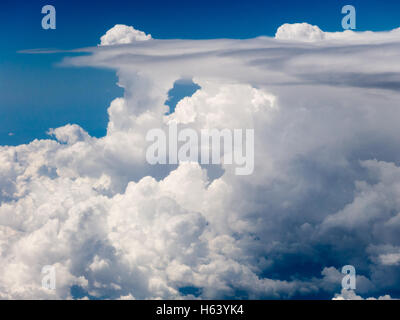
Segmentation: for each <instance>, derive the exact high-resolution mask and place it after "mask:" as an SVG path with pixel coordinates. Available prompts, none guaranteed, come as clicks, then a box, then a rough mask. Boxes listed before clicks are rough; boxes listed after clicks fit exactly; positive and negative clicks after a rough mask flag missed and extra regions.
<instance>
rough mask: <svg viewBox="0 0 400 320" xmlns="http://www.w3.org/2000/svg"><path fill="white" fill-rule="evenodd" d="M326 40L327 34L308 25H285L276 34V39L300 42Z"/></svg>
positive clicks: (316, 27)
mask: <svg viewBox="0 0 400 320" xmlns="http://www.w3.org/2000/svg"><path fill="white" fill-rule="evenodd" d="M324 38H325V33H324V32H323V31H322V30H321V29H320V28H318V26H312V25H310V24H308V23H293V24H290V23H285V24H284V25H282V26H280V27H279V28H278V30H277V31H276V34H275V39H281V40H299V41H318V40H323V39H324Z"/></svg>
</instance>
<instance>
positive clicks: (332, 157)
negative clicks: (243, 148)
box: [0, 26, 400, 299]
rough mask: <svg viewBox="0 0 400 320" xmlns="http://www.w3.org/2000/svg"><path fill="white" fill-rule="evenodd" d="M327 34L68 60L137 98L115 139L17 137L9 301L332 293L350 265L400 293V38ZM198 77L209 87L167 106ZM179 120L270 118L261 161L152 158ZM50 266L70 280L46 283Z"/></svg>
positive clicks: (4, 247)
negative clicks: (159, 135)
mask: <svg viewBox="0 0 400 320" xmlns="http://www.w3.org/2000/svg"><path fill="white" fill-rule="evenodd" d="M287 28H288V27H285V28H283V29H281V31H280V32H279V33H281V32H283V31H282V30H288V29H287ZM295 28H297V27H295ZM301 28H305V29H304V30H309V28H308V27H304V26H303V27H301ZM304 30H303V31H304ZM312 30H314V31H315V30H317V31H315V32H316V33H318V34H319V31H318V30H319V29H312ZM303 31H302V32H303ZM285 32H286V31H285ZM302 32H300V33H299V34H300V38H301V39H303V38H304V34H303V33H302ZM321 32H322V31H321ZM305 33H307V32H305ZM296 34H297V33H296ZM324 34H325V35H324V37H323V39H322V40H321V41H314V42H307V41H282V38H280V39H272V38H266V37H260V38H256V39H248V40H228V39H221V40H201V41H194V40H156V39H153V40H152V41H147V42H146V41H137V42H135V43H134V44H131V45H129V44H127V45H126V46H107V47H103V46H99V47H96V48H92V49H90V51H91V52H92V55H85V56H80V57H78V56H76V57H73V58H68V59H66V60H65V61H64V65H74V66H92V67H107V68H112V69H114V70H116V72H117V74H118V77H119V81H118V85H120V86H121V87H123V88H124V90H125V92H124V96H123V97H119V98H117V99H115V100H114V101H112V102H111V104H110V107H109V108H108V116H109V123H108V126H107V134H106V135H105V136H104V137H102V138H94V137H91V136H90V135H89V134H88V133H87V132H86V131H85V130H84V128H80V127H79V126H77V125H66V126H63V127H61V128H56V129H51V130H50V131H49V134H51V137H53V139H51V140H50V139H49V140H35V141H32V142H31V143H30V144H27V145H20V146H16V147H8V146H3V147H0V160H1V161H0V190H1V194H0V201H1V204H0V297H1V298H33V297H35V298H71V297H78V296H79V297H80V296H82V297H85V296H86V297H98V298H115V299H117V298H119V299H134V298H136V299H145V298H172V299H174V298H194V297H200V298H211V299H212V298H299V297H302V298H304V297H319V298H321V297H322V298H329V299H330V298H332V297H335V294H337V293H338V292H340V290H341V279H342V276H343V274H342V273H341V272H339V271H338V270H340V268H341V267H342V266H343V265H348V264H351V265H353V266H354V267H355V268H356V272H357V289H356V291H355V292H354V297H371V296H375V297H379V296H385V295H390V296H391V297H397V296H398V295H399V291H398V287H399V285H400V272H399V270H398V261H399V259H398V254H399V252H400V250H399V248H400V238H399V236H398V227H399V223H400V219H399V212H400V202H399V200H398V199H400V194H399V192H400V191H399V190H400V187H399V186H400V151H399V150H400V142H399V139H398V137H399V136H400V127H399V126H398V119H399V117H400V110H399V108H398V105H399V102H400V95H399V91H398V88H399V87H400V77H399V72H400V69H399V65H398V63H397V62H398V61H399V58H400V50H399V49H400V38H399V34H398V31H397V30H394V31H389V32H384V33H371V32H370V33H362V34H358V33H355V32H354V37H353V36H351V37H353V38H352V39H351V40H349V39H350V38H349V36H348V34H349V33H347V32H344V33H340V34H339V33H338V34H335V37H336V38H335V39H333V38H332V37H330V36H329V35H327V34H326V33H324ZM352 34H353V33H352ZM313 37H314V36H311V38H313ZM117 38H118V37H113V38H112V39H114V40H107V43H108V44H112V43H116V41H119V40H115V39H117ZM306 38H307V39H309V38H310V36H309V35H307V36H306ZM356 38H358V39H359V41H354V39H356ZM118 39H119V38H118ZM291 40H294V39H291ZM104 41H106V40H104ZM102 43H103V40H102ZM182 78H185V79H193V81H194V82H195V83H196V84H198V85H199V86H200V89H199V90H197V91H196V92H195V93H194V94H193V95H192V96H191V97H186V98H184V99H183V100H181V101H180V102H179V103H178V105H177V107H176V109H175V112H174V113H172V114H166V113H167V111H168V108H167V107H166V106H165V101H166V100H167V95H168V94H167V93H168V91H169V90H170V89H171V88H172V87H173V84H174V82H175V81H177V80H179V79H182ZM171 121H174V122H176V123H177V124H178V126H179V127H180V128H192V129H194V130H196V131H198V130H201V129H203V128H217V129H222V128H227V129H236V128H243V129H254V134H255V159H254V160H255V161H254V164H255V167H254V173H253V174H252V175H249V176H236V175H235V172H234V168H233V166H232V165H221V166H219V167H218V168H215V167H211V166H204V165H199V164H198V163H196V162H183V163H180V164H179V165H150V164H148V163H147V162H146V158H145V153H146V149H147V147H148V142H147V141H146V139H145V137H146V134H147V132H148V131H149V130H150V129H153V128H159V129H162V130H167V126H168V123H170V122H171ZM216 169H218V170H219V171H218V172H219V174H215V172H214V171H215V170H216ZM213 170H214V171H213ZM45 265H52V266H54V267H55V269H56V274H57V288H56V290H55V291H51V290H48V289H43V288H42V287H41V280H42V277H43V275H42V274H41V270H42V267H43V266H45ZM77 291H79V292H81V294H79V295H78V294H77V293H76V292H77ZM345 295H347V296H348V295H351V293H348V292H347V293H343V292H342V293H341V294H340V296H339V295H337V296H336V298H340V297H342V298H346V297H347V296H346V297H345ZM354 297H353V298H354Z"/></svg>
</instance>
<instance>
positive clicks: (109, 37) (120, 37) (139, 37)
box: [100, 24, 151, 46]
mask: <svg viewBox="0 0 400 320" xmlns="http://www.w3.org/2000/svg"><path fill="white" fill-rule="evenodd" d="M150 39H151V35H150V34H145V33H144V32H143V31H140V30H136V29H135V28H133V27H131V26H126V25H124V24H116V25H115V26H114V27H112V28H111V29H110V30H108V31H107V32H106V34H105V35H103V36H102V37H101V39H100V45H101V46H112V45H116V44H128V43H134V42H135V41H146V40H150Z"/></svg>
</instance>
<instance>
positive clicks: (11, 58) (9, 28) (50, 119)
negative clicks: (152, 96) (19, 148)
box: [0, 0, 400, 145]
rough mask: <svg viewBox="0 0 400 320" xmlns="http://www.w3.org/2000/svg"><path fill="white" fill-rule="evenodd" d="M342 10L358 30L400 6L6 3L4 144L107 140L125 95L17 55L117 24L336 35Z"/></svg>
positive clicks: (107, 74)
mask: <svg viewBox="0 0 400 320" xmlns="http://www.w3.org/2000/svg"><path fill="white" fill-rule="evenodd" d="M45 4H52V5H54V6H55V8H56V10H57V29H56V30H43V29H42V28H41V19H42V16H43V15H42V14H41V8H42V6H43V5H45ZM345 4H352V5H354V6H355V7H356V9H357V30H360V31H361V30H376V31H378V30H388V29H392V28H395V27H398V26H399V25H400V3H399V1H375V0H374V1H370V0H363V1H351V2H349V1H336V0H335V1H235V0H231V1H225V0H221V1H121V0H117V1H112V2H110V1H91V0H89V1H76V0H68V1H59V0H57V1H9V0H6V1H2V3H1V9H0V19H1V23H2V28H1V29H0V30H1V31H0V32H1V33H2V35H1V38H2V39H3V41H2V44H1V48H0V70H1V72H0V145H6V144H7V145H17V144H21V143H28V142H30V141H31V140H32V139H34V138H45V137H47V135H46V131H47V130H48V129H49V128H51V127H58V126H62V125H64V124H66V123H77V124H79V125H81V126H82V127H83V128H84V129H85V130H87V131H88V132H89V133H90V134H92V135H94V136H102V135H104V134H105V128H106V123H107V113H106V109H107V107H108V106H109V103H110V102H111V100H112V99H113V98H115V97H117V96H121V95H122V94H123V92H122V89H121V88H118V87H117V86H116V85H115V83H116V81H117V78H116V76H115V74H114V72H112V71H110V70H99V69H89V68H61V67H57V66H56V64H57V63H58V62H60V61H61V59H62V58H63V56H64V54H53V55H28V54H20V53H17V52H18V51H19V50H23V49H33V48H59V49H72V48H79V47H86V46H95V45H97V44H98V42H99V38H100V36H101V35H103V34H104V33H105V32H106V31H107V30H108V29H110V28H111V27H113V26H114V25H115V24H117V23H120V24H126V25H133V26H134V27H135V28H136V29H139V30H143V31H145V32H146V33H150V34H151V35H152V36H153V37H154V38H160V39H166V38H182V39H188V38H192V39H207V38H251V37H256V36H259V35H268V36H273V35H274V34H275V31H276V29H277V28H278V27H279V26H280V25H282V24H283V23H286V22H290V23H294V22H308V23H311V24H316V25H318V26H319V27H320V28H321V29H322V30H325V31H336V30H341V18H342V14H341V12H340V11H341V8H342V6H343V5H345ZM99 89H100V90H99ZM10 133H12V135H9V134H10Z"/></svg>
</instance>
